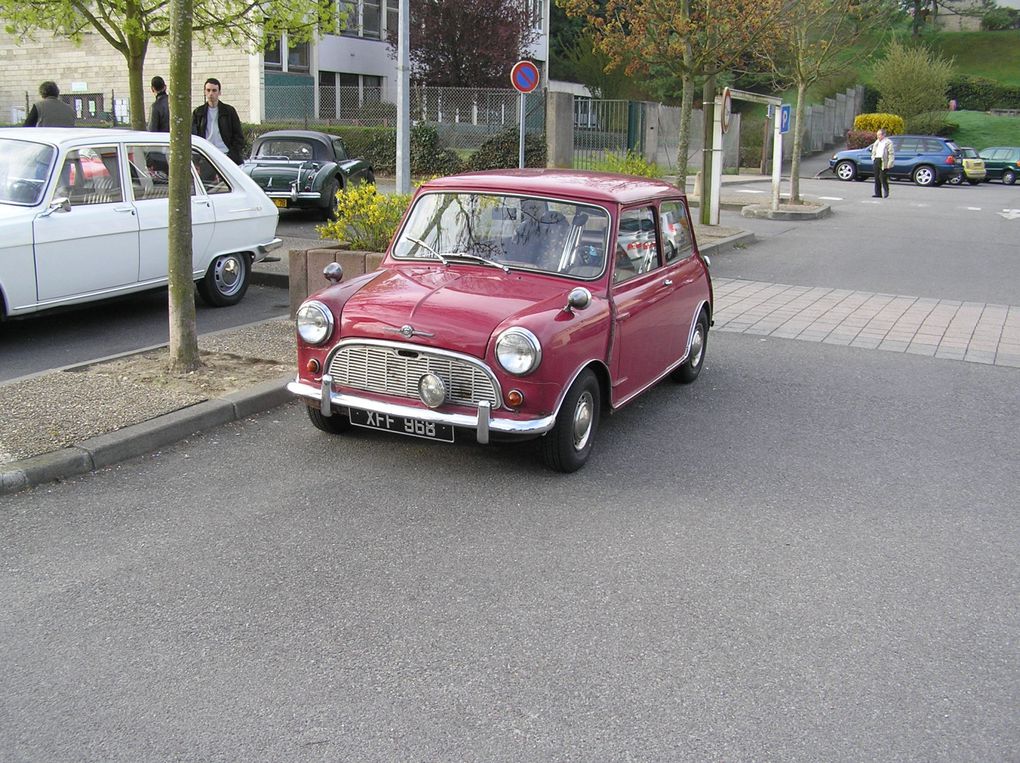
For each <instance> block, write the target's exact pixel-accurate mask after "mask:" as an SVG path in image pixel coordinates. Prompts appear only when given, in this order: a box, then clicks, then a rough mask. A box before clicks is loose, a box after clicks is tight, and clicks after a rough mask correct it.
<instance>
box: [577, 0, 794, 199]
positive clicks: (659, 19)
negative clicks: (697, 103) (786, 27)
mask: <svg viewBox="0 0 1020 763" xmlns="http://www.w3.org/2000/svg"><path fill="white" fill-rule="evenodd" d="M557 1H558V2H560V3H561V4H562V5H563V7H564V9H565V10H566V12H567V15H569V16H577V17H583V18H585V19H586V21H587V23H588V26H589V28H590V30H591V34H592V39H593V41H594V45H595V49H596V50H598V51H600V52H601V53H603V54H604V55H605V56H606V57H607V59H608V61H609V63H608V68H615V67H621V68H623V69H624V71H625V72H626V74H627V76H630V77H634V76H638V75H648V74H649V73H655V74H658V75H662V74H664V73H666V72H669V73H670V74H671V76H673V77H674V78H675V79H679V80H680V82H681V84H682V91H681V99H680V134H679V144H680V145H679V148H678V151H677V167H678V169H679V171H680V181H679V182H680V184H681V185H682V184H683V183H684V182H686V173H687V154H688V150H689V147H690V120H691V110H692V108H693V104H694V88H695V78H697V77H704V78H705V87H704V90H703V100H704V102H705V104H706V121H707V118H709V117H710V116H711V106H710V104H711V103H712V102H713V100H714V98H715V78H716V76H717V75H718V74H720V73H722V72H725V71H726V70H728V69H729V68H730V67H731V66H732V65H733V64H734V62H736V61H737V60H738V59H739V58H740V57H741V56H742V55H743V54H744V53H745V52H746V51H748V50H749V49H750V48H751V47H752V46H753V45H754V44H755V43H756V42H757V40H758V38H759V37H760V36H761V35H762V34H763V33H764V32H765V31H766V30H768V29H769V28H770V27H771V26H772V24H774V23H776V21H777V20H778V18H779V17H780V15H781V12H782V9H783V7H784V3H785V2H786V1H787V0H557ZM710 139H711V132H710V131H707V134H706V146H708V145H709V141H710ZM709 156H710V154H709V153H706V163H707V161H708V159H707V157H709ZM709 169H710V167H708V166H706V167H705V170H706V177H707V174H708V173H707V170H709ZM705 215H707V205H706V209H705V214H704V215H703V219H705Z"/></svg>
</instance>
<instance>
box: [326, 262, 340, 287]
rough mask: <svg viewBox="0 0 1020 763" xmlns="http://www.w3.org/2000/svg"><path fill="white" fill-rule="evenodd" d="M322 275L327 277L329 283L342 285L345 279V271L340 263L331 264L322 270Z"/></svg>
mask: <svg viewBox="0 0 1020 763" xmlns="http://www.w3.org/2000/svg"><path fill="white" fill-rule="evenodd" d="M322 274H323V275H324V276H326V280H327V281H331V282H333V283H340V282H341V281H342V280H343V277H344V269H343V268H342V267H340V263H339V262H331V263H329V264H328V265H327V266H326V267H325V268H323V269H322Z"/></svg>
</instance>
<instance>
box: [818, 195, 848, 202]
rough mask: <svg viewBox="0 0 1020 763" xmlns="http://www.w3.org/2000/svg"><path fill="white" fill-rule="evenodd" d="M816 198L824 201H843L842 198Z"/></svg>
mask: <svg viewBox="0 0 1020 763" xmlns="http://www.w3.org/2000/svg"><path fill="white" fill-rule="evenodd" d="M818 198H819V199H823V200H825V201H843V197H842V196H819V197H818Z"/></svg>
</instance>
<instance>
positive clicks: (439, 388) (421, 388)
mask: <svg viewBox="0 0 1020 763" xmlns="http://www.w3.org/2000/svg"><path fill="white" fill-rule="evenodd" d="M418 395H419V396H420V397H421V401H422V402H423V403H425V405H427V406H428V407H429V408H438V407H439V406H441V405H442V404H443V401H444V400H446V385H445V384H443V380H442V379H440V378H439V377H438V376H436V375H435V374H425V375H424V376H423V377H421V378H420V379H419V380H418Z"/></svg>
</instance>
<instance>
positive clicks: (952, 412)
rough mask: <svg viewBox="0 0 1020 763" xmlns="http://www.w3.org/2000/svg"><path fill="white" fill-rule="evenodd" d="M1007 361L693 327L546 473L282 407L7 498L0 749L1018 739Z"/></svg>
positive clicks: (176, 753)
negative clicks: (635, 394)
mask: <svg viewBox="0 0 1020 763" xmlns="http://www.w3.org/2000/svg"><path fill="white" fill-rule="evenodd" d="M1015 381H1016V372H1015V371H1006V370H1002V369H995V368H988V367H983V366H977V365H974V364H964V363H954V362H946V361H938V360H933V359H928V358H920V357H914V356H907V355H897V354H890V353H882V352H878V351H864V350H853V349H849V348H839V347H829V346H825V345H818V344H810V343H806V342H797V341H784V340H762V339H760V338H756V337H750V336H743V335H734V334H725V333H724V334H717V335H715V336H714V338H713V339H711V340H710V345H709V355H708V362H707V365H706V367H705V370H704V372H703V373H702V376H701V378H700V379H699V380H698V381H697V382H696V383H695V384H694V385H693V386H690V387H677V386H673V385H671V384H663V385H661V386H660V387H658V388H656V389H655V390H653V391H652V392H651V393H650V394H648V395H646V396H645V397H643V398H641V399H640V400H639V401H637V402H636V403H635V404H634V405H633V406H630V407H629V408H627V409H625V410H624V411H622V412H620V413H619V414H618V415H615V416H613V417H612V418H611V419H609V420H608V421H605V422H604V425H603V427H602V429H601V431H600V440H599V443H598V446H597V449H596V452H595V454H594V455H593V457H592V460H591V461H590V462H589V464H588V466H587V467H586V468H585V469H584V470H582V471H581V472H579V473H577V474H576V475H572V476H567V477H564V476H562V475H555V474H552V473H549V472H547V471H545V470H544V468H543V467H542V466H541V462H540V459H539V458H538V457H537V455H536V454H535V451H534V450H533V449H532V448H531V447H530V446H528V445H526V444H525V445H518V446H493V447H481V446H478V445H475V444H472V443H458V444H455V445H452V446H438V445H436V444H432V443H425V442H422V441H418V440H414V439H410V438H394V437H389V436H385V435H377V434H375V433H356V434H354V435H352V436H345V437H330V436H327V435H324V434H322V433H320V432H318V431H317V430H314V429H313V428H312V427H311V425H310V424H309V422H308V421H307V419H306V417H305V415H304V413H303V411H302V410H301V407H300V406H299V405H298V404H290V405H287V406H284V407H282V408H278V409H276V410H274V411H271V412H268V413H265V414H262V415H259V416H255V417H250V418H246V419H244V420H242V421H240V422H237V423H234V424H229V425H227V426H224V427H220V428H217V429H214V430H211V431H209V432H207V433H205V434H202V435H197V436H194V437H191V438H189V439H187V440H186V441H183V442H181V443H179V444H177V445H174V446H171V447H168V448H166V449H165V450H162V451H160V452H157V453H154V454H151V455H148V456H145V457H143V458H140V459H134V460H130V461H127V462H124V463H122V464H119V465H117V466H113V467H111V468H108V469H103V470H101V471H99V472H97V473H95V474H92V475H88V476H84V477H80V478H77V479H74V480H70V481H68V482H65V483H61V484H55V485H52V486H49V487H46V488H40V489H36V490H32V491H28V492H24V493H20V494H18V495H14V496H9V497H6V498H4V499H3V533H4V555H3V565H4V577H5V585H4V586H3V590H2V591H0V613H2V618H0V622H3V628H2V630H0V638H2V643H3V651H4V655H5V657H4V660H2V661H0V687H2V688H3V691H2V692H0V731H2V733H0V739H2V740H3V741H2V742H0V746H2V749H3V754H4V757H6V758H8V759H15V760H66V759H101V760H142V759H153V758H158V759H175V758H183V759H195V760H226V759H229V760H237V759H255V760H293V759H301V760H337V759H352V758H355V759H358V760H393V759H401V760H437V759H439V760H450V759H454V760H521V759H556V760H560V759H562V760H590V759H610V760H618V759H648V760H703V759H726V760H762V759H783V760H811V761H816V760H862V759H880V760H923V761H931V760H1015V759H1016V758H1017V757H1018V755H1020V732H1018V729H1020V725H1018V724H1017V707H1018V704H1017V698H1018V694H1020V670H1018V665H1020V661H1018V660H1017V656H1018V655H1017V643H1018V640H1020V627H1018V618H1017V607H1016V604H1017V590H1018V587H1020V586H1018V575H1017V568H1016V559H1017V558H1018V554H1020V532H1018V531H1017V530H1018V527H1017V516H1016V510H1015V509H1016V500H1015V496H1016V489H1017V481H1016V471H1015V466H1016V437H1015V425H1016V416H1015V402H1016V396H1015V389H1016V387H1015ZM1011 410H1012V414H1008V412H1009V411H1011Z"/></svg>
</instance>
